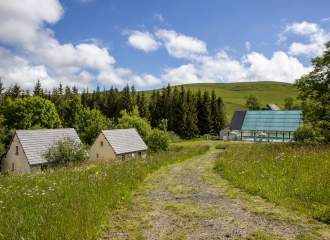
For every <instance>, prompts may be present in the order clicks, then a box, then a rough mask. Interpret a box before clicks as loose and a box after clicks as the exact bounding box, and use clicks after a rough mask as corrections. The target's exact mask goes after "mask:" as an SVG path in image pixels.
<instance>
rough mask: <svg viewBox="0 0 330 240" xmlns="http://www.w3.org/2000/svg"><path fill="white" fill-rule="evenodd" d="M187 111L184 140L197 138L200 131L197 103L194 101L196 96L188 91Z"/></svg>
mask: <svg viewBox="0 0 330 240" xmlns="http://www.w3.org/2000/svg"><path fill="white" fill-rule="evenodd" d="M186 109H187V118H186V128H185V132H184V134H183V138H184V139H193V138H195V137H196V135H197V134H198V132H199V130H198V127H197V122H198V117H197V110H196V102H195V99H194V95H193V93H192V92H191V91H190V90H188V92H187V102H186Z"/></svg>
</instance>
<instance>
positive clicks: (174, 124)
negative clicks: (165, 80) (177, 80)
mask: <svg viewBox="0 0 330 240" xmlns="http://www.w3.org/2000/svg"><path fill="white" fill-rule="evenodd" d="M179 104H180V100H179V90H178V88H177V87H176V86H175V87H174V89H173V94H172V99H171V109H172V117H173V122H172V127H171V131H173V132H175V133H177V134H178V130H179V128H178V124H177V119H178V117H179V116H178V110H177V109H178V106H179Z"/></svg>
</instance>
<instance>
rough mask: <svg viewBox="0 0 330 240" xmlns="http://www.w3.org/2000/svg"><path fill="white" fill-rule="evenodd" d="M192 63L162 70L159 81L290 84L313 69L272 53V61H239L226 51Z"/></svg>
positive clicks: (252, 58)
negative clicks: (271, 82) (163, 71)
mask: <svg viewBox="0 0 330 240" xmlns="http://www.w3.org/2000/svg"><path fill="white" fill-rule="evenodd" d="M195 61H196V63H195V64H192V63H191V64H187V65H182V66H180V67H178V68H168V69H165V74H163V75H162V76H161V77H162V80H163V81H165V82H169V83H171V84H173V85H179V84H187V83H203V82H243V81H244V82H252V81H278V82H289V83H293V82H294V81H295V79H297V78H299V77H301V76H302V75H303V74H307V73H309V72H310V71H311V70H312V67H307V68H306V67H304V66H303V65H302V64H301V63H300V62H299V61H298V59H296V58H294V57H290V56H288V55H287V54H286V53H284V52H275V53H274V55H273V56H272V58H271V59H268V58H266V57H265V56H263V55H262V54H260V53H256V52H252V53H250V54H248V55H246V56H245V57H244V58H243V60H242V61H237V60H233V59H231V58H230V57H229V56H228V54H227V53H226V52H225V51H221V52H219V53H217V54H216V55H215V56H214V57H211V56H200V57H198V58H196V59H195Z"/></svg>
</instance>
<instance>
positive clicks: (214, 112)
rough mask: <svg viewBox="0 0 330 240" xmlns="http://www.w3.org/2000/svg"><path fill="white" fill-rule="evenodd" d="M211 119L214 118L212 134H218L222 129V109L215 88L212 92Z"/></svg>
mask: <svg viewBox="0 0 330 240" xmlns="http://www.w3.org/2000/svg"><path fill="white" fill-rule="evenodd" d="M211 119H212V129H213V132H212V135H215V134H218V133H219V132H220V130H221V126H220V124H221V123H220V111H219V108H218V103H217V96H216V94H215V91H214V89H212V92H211Z"/></svg>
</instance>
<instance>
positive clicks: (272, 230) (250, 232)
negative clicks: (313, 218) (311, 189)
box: [102, 152, 321, 240]
mask: <svg viewBox="0 0 330 240" xmlns="http://www.w3.org/2000/svg"><path fill="white" fill-rule="evenodd" d="M214 157H215V152H211V153H209V154H208V155H205V156H202V157H198V158H195V159H192V160H190V161H186V162H184V163H180V164H179V165H176V166H172V167H169V168H167V169H164V170H162V171H159V172H157V173H154V174H152V175H151V176H150V177H149V178H148V179H147V180H146V181H145V182H144V183H143V184H142V188H141V189H140V190H139V191H137V192H136V193H135V195H134V197H133V203H132V204H131V205H129V206H125V207H123V208H122V209H119V210H118V211H117V212H116V213H115V214H114V215H113V216H112V220H111V222H110V224H109V226H108V227H107V228H105V230H104V232H103V235H102V238H104V239H196V240H197V239H315V238H321V237H320V236H316V235H310V234H309V233H307V232H306V228H304V227H302V226H298V225H294V224H290V223H289V222H288V221H279V220H278V219H277V218H275V217H271V216H267V215H256V214H254V213H253V212H252V211H250V210H248V209H247V208H246V207H245V206H246V205H245V204H244V202H243V200H241V199H239V198H227V197H225V196H224V195H225V194H224V191H222V190H221V188H214V187H212V186H211V185H209V184H207V183H206V181H204V180H203V178H205V176H204V174H205V169H206V168H208V169H209V168H210V166H211V165H213V159H214ZM209 177H210V176H209ZM211 177H212V178H219V179H220V176H219V175H218V174H217V173H215V172H214V174H213V175H211ZM314 237H315V238H314Z"/></svg>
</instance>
